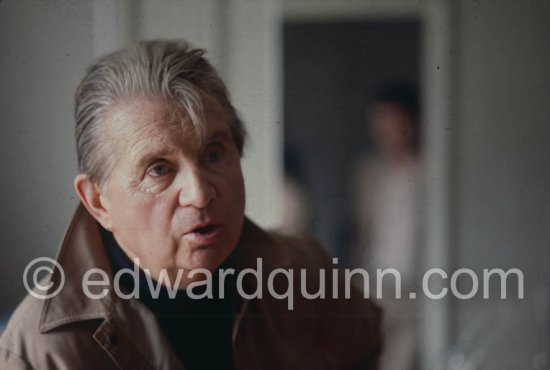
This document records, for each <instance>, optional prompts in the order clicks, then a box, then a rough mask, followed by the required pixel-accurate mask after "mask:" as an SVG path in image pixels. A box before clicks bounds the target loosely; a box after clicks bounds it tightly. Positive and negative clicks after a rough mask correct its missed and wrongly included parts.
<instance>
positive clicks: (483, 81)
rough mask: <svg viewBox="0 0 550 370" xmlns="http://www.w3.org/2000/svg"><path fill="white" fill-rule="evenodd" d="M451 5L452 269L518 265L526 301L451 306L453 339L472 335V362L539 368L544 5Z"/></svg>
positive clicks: (544, 299) (547, 120)
mask: <svg viewBox="0 0 550 370" xmlns="http://www.w3.org/2000/svg"><path fill="white" fill-rule="evenodd" d="M456 5H457V7H456V11H455V17H456V19H457V24H456V28H455V43H454V48H453V55H454V58H455V59H454V60H455V63H456V68H455V73H456V75H455V76H454V78H453V80H454V94H455V101H454V107H455V108H454V109H453V119H454V125H453V126H452V127H453V128H452V130H453V133H452V136H453V146H454V161H453V163H454V165H453V168H452V171H453V172H452V179H453V187H452V194H453V197H452V199H451V206H452V208H451V209H452V211H453V220H454V221H453V230H454V236H453V243H452V244H453V250H452V251H451V252H452V255H453V257H454V258H453V260H454V267H470V268H473V269H476V271H480V270H481V269H482V268H492V267H502V268H510V267H518V268H521V269H522V270H523V271H524V274H525V299H524V300H523V301H517V300H507V301H500V300H498V299H491V300H488V301H483V300H473V301H465V302H455V305H454V306H455V308H454V312H455V314H454V316H453V325H454V332H455V337H456V339H457V340H459V342H460V341H461V339H460V338H462V341H463V342H466V341H465V340H464V338H467V337H468V336H469V335H471V334H472V333H474V332H476V331H479V333H478V334H479V336H478V337H477V338H474V339H472V338H470V340H471V341H479V343H483V344H484V348H479V347H481V345H478V349H477V353H474V354H472V358H473V360H472V362H471V364H470V365H471V366H474V367H472V368H477V367H475V366H479V368H484V369H485V368H491V369H503V368H508V369H511V368H515V369H519V368H523V369H526V368H547V367H544V366H549V365H550V353H549V352H548V348H549V347H548V340H549V339H550V316H549V314H548V312H549V311H548V304H549V302H550V296H549V292H550V291H549V289H548V287H549V286H550V285H549V284H550V274H549V270H548V266H550V250H549V246H550V233H549V231H548V230H549V226H550V191H549V189H550V167H549V165H548V163H549V160H550V145H548V138H549V137H550V125H549V124H550V104H549V102H550V72H549V70H548V66H550V22H548V20H549V19H550V2H548V1H546V0H527V1H515V0H506V1H503V0H485V1H462V2H457V3H456ZM465 289H467V286H466V287H465ZM495 291H496V293H497V294H498V290H495ZM545 307H546V308H545ZM544 358H546V360H544ZM476 361H477V362H476ZM544 361H546V365H541V364H543V363H544ZM537 366H539V367H537Z"/></svg>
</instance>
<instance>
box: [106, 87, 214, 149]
mask: <svg viewBox="0 0 550 370" xmlns="http://www.w3.org/2000/svg"><path fill="white" fill-rule="evenodd" d="M207 109H208V110H209V111H210V110H213V111H212V112H208V113H207V115H208V116H209V117H208V118H207V117H206V116H207V115H206V114H205V115H204V117H203V119H201V120H200V122H198V124H199V126H198V127H197V125H194V123H193V122H192V120H191V119H190V117H189V115H188V114H187V112H186V111H185V109H184V108H183V107H181V106H179V105H177V104H174V103H169V102H166V101H163V100H160V99H150V98H144V97H139V98H132V99H127V100H125V101H121V102H118V103H116V104H115V105H114V106H113V107H111V109H110V110H109V112H108V113H107V114H106V116H105V117H104V122H103V123H104V128H105V133H106V135H107V138H106V139H107V140H109V142H110V144H111V146H112V147H114V149H115V151H124V152H134V153H135V152H139V151H140V148H141V147H142V146H144V145H148V144H150V143H156V144H158V145H162V144H166V145H168V144H169V143H170V144H172V145H173V143H174V141H178V142H179V143H181V145H182V146H183V147H185V148H189V149H190V150H192V149H194V148H196V147H200V145H201V144H202V142H203V140H204V136H205V134H206V133H207V132H208V131H209V130H211V129H212V127H211V126H214V125H216V122H217V121H218V120H217V119H211V118H210V117H211V116H219V114H217V113H216V111H217V110H218V109H217V108H216V107H213V105H210V106H209V107H208V108H207Z"/></svg>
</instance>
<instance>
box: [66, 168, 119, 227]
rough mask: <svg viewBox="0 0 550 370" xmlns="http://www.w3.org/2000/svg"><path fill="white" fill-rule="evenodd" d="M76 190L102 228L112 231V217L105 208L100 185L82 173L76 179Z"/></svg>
mask: <svg viewBox="0 0 550 370" xmlns="http://www.w3.org/2000/svg"><path fill="white" fill-rule="evenodd" d="M74 189H75V191H76V193H77V194H78V197H79V198H80V200H81V201H82V204H83V205H84V207H86V209H87V210H88V212H90V214H91V215H92V216H93V217H94V218H95V219H96V220H97V221H98V222H99V223H100V224H101V226H103V227H104V228H105V229H107V230H109V231H112V223H111V217H110V215H109V212H108V210H107V209H106V208H105V204H104V200H105V198H104V197H103V196H101V192H100V189H99V185H98V184H96V183H95V182H93V181H92V180H91V179H90V177H89V176H88V175H86V174H83V173H81V174H79V175H78V176H76V178H75V179H74Z"/></svg>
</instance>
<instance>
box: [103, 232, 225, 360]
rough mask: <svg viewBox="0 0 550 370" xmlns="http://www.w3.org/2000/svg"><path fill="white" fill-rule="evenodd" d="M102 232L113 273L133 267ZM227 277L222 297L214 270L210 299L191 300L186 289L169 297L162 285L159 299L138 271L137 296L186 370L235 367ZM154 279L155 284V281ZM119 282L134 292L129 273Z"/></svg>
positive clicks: (108, 233) (119, 249) (110, 235)
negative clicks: (150, 312)
mask: <svg viewBox="0 0 550 370" xmlns="http://www.w3.org/2000/svg"><path fill="white" fill-rule="evenodd" d="M100 228H101V227H100ZM101 231H102V238H103V242H104V245H105V248H106V251H107V255H108V256H109V260H110V262H111V266H112V268H113V274H116V272H117V271H119V270H121V269H123V268H128V269H132V270H133V268H134V263H133V262H132V261H130V259H129V258H128V256H127V255H126V254H125V253H124V251H123V250H122V249H121V248H120V246H119V245H118V243H117V242H116V240H115V238H114V237H113V234H112V233H110V232H109V231H107V230H105V229H103V228H101ZM230 264H231V256H230V257H229V258H228V259H227V260H226V261H225V262H224V264H223V265H222V266H221V268H228V267H229V266H230ZM230 278H231V275H229V276H226V278H225V297H224V298H219V297H218V279H217V272H216V273H213V280H212V285H213V289H212V293H213V296H214V298H213V299H210V298H202V299H193V298H191V297H189V295H188V294H187V291H186V290H178V291H177V294H176V296H175V297H174V298H170V296H169V295H168V290H167V289H166V287H164V286H162V287H161V289H160V294H159V295H158V298H153V294H152V292H151V290H150V288H149V285H148V284H147V280H146V275H145V272H144V271H143V270H141V269H140V270H139V281H138V284H139V298H138V299H139V300H140V301H142V302H143V303H144V304H145V305H146V306H147V307H149V309H150V310H151V311H152V312H153V314H154V315H155V317H156V319H157V322H158V324H159V326H160V328H161V329H162V331H163V332H164V335H165V336H166V338H167V339H168V342H169V343H170V345H171V347H172V349H173V351H174V352H175V353H176V355H177V356H178V358H179V359H180V361H181V363H182V364H183V366H184V367H185V368H186V369H187V370H199V369H219V370H223V369H228V370H229V369H230V370H234V369H235V365H234V361H233V347H232V340H231V337H232V331H233V321H234V309H233V303H232V297H233V289H234V288H233V287H234V286H235V285H234V281H233V280H232V279H230ZM153 282H154V285H155V286H156V285H157V282H156V281H153ZM120 283H121V285H122V286H123V287H124V288H125V289H128V290H129V291H133V289H134V286H135V285H134V284H135V283H136V282H135V281H134V278H133V276H132V274H123V275H122V276H121V281H120ZM193 292H194V293H195V294H196V295H199V294H200V292H199V291H198V289H193Z"/></svg>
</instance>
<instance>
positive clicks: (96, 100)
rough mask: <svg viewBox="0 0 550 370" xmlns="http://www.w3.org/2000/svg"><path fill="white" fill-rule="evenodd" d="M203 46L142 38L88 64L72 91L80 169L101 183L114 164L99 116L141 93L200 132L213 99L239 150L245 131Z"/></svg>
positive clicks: (102, 116) (103, 115) (240, 151)
mask: <svg viewBox="0 0 550 370" xmlns="http://www.w3.org/2000/svg"><path fill="white" fill-rule="evenodd" d="M204 53H205V51H204V50H201V49H190V48H189V47H188V46H187V44H186V43H185V42H184V41H142V42H137V43H135V44H133V45H132V46H130V47H129V48H127V49H124V50H120V51H117V52H114V53H112V54H109V55H106V56H104V57H102V58H100V59H99V60H98V61H97V62H96V63H94V64H92V65H91V66H90V67H89V68H88V70H87V73H86V75H85V76H84V78H83V79H82V81H81V82H80V84H79V86H78V88H77V90H76V94H75V120H76V148H77V156H78V167H79V171H80V172H81V173H85V174H87V175H88V176H90V178H91V179H92V180H93V181H95V182H97V183H100V184H101V183H102V182H103V181H104V180H105V178H106V176H107V175H108V173H109V172H110V170H111V169H112V167H113V165H114V160H107V158H109V157H112V156H110V155H109V154H111V153H112V151H111V150H112V149H111V148H109V146H108V142H109V141H108V140H105V139H104V138H103V135H102V133H103V132H104V130H103V128H102V120H103V118H104V117H105V115H106V113H107V112H108V111H109V109H110V108H111V107H112V106H113V105H114V104H115V103H117V102H121V101H124V100H127V99H130V98H132V97H139V96H144V97H148V98H151V99H162V100H164V101H166V102H168V103H171V104H174V105H175V106H177V107H180V108H182V110H183V111H184V112H185V114H186V116H187V118H188V121H190V122H191V123H192V125H193V127H194V129H195V130H196V132H197V133H198V134H202V133H204V110H205V103H207V102H208V100H209V99H214V101H216V102H217V103H218V104H219V106H220V107H221V109H222V110H223V112H224V113H225V115H226V116H227V117H228V118H229V124H230V130H231V133H232V136H233V140H234V141H235V144H236V146H237V148H238V150H239V153H241V154H242V150H243V146H244V139H245V129H244V126H243V124H242V122H241V121H240V119H239V118H238V116H237V113H236V111H235V108H234V107H233V105H232V104H231V102H230V99H229V94H228V92H227V89H226V87H225V85H224V83H223V81H222V80H221V79H220V77H219V76H218V74H217V72H216V70H215V69H214V68H213V67H212V66H211V65H210V63H209V62H208V61H207V60H206V58H204Z"/></svg>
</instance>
